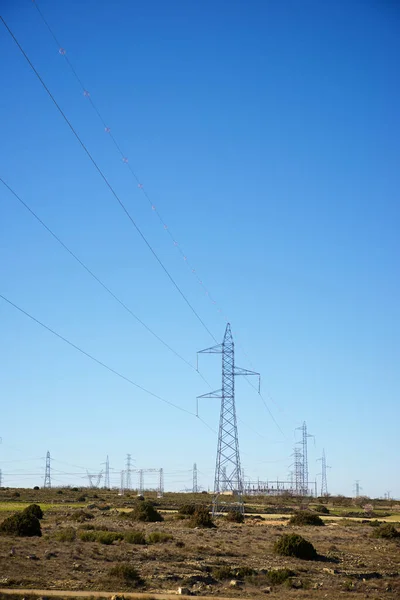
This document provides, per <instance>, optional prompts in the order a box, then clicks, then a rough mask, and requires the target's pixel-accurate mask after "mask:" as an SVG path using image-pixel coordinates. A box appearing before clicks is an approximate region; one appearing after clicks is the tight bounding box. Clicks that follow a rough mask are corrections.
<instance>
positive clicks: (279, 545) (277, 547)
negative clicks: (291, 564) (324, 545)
mask: <svg viewBox="0 0 400 600" xmlns="http://www.w3.org/2000/svg"><path fill="white" fill-rule="evenodd" d="M274 552H276V553H277V554H280V555H281V556H294V557H296V558H301V559H303V560H315V559H316V558H317V551H316V550H315V548H314V546H313V545H312V543H311V542H309V541H307V540H305V539H304V538H303V537H302V536H301V535H297V534H295V533H289V534H286V535H282V536H281V537H280V538H279V539H278V540H277V541H276V542H275V544H274Z"/></svg>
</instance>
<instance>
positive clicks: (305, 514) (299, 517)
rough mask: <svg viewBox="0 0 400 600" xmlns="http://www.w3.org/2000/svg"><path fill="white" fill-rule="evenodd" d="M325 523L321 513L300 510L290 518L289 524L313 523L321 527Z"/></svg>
mask: <svg viewBox="0 0 400 600" xmlns="http://www.w3.org/2000/svg"><path fill="white" fill-rule="evenodd" d="M323 524H324V522H323V520H322V519H321V517H320V516H319V515H316V514H315V513H312V512H310V511H308V510H299V511H297V512H295V513H294V515H292V516H291V517H290V519H289V525H299V526H303V525H313V526H314V527H320V526H321V525H323Z"/></svg>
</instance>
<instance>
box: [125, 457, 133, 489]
mask: <svg viewBox="0 0 400 600" xmlns="http://www.w3.org/2000/svg"><path fill="white" fill-rule="evenodd" d="M131 460H132V458H131V455H130V454H127V455H126V489H127V490H130V489H132V479H131V471H132V469H131Z"/></svg>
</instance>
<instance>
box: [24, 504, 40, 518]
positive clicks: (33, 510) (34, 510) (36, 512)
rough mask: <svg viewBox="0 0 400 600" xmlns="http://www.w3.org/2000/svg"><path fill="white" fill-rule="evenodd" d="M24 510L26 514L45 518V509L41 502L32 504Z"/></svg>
mask: <svg viewBox="0 0 400 600" xmlns="http://www.w3.org/2000/svg"><path fill="white" fill-rule="evenodd" d="M22 512H23V514H25V515H33V516H34V517H36V518H37V519H43V511H42V509H41V508H40V506H39V504H30V505H29V506H27V507H26V508H25V509H24V510H23V511H22Z"/></svg>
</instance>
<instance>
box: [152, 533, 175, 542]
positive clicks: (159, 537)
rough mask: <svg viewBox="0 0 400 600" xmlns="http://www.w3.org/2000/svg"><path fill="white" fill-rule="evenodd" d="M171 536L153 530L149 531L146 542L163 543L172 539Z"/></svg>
mask: <svg viewBox="0 0 400 600" xmlns="http://www.w3.org/2000/svg"><path fill="white" fill-rule="evenodd" d="M173 539H174V538H173V536H172V535H169V534H168V533H161V532H160V531H153V532H152V533H149V535H148V536H147V543H148V544H164V543H165V542H169V541H170V540H173Z"/></svg>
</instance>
